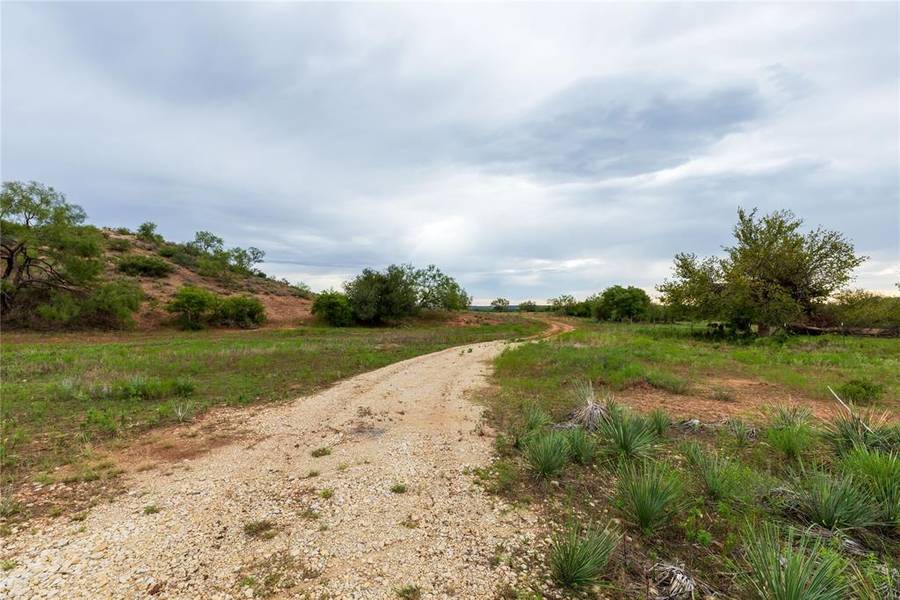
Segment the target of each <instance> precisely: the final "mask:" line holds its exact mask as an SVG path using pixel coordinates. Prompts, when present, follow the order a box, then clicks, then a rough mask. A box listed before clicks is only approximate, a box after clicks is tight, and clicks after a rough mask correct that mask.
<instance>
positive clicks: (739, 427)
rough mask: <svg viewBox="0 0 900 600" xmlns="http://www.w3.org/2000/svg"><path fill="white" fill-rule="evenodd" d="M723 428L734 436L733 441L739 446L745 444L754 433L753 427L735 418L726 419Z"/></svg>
mask: <svg viewBox="0 0 900 600" xmlns="http://www.w3.org/2000/svg"><path fill="white" fill-rule="evenodd" d="M725 428H726V429H727V430H728V431H729V433H731V435H732V436H734V443H735V445H736V446H737V447H739V448H742V447H744V446H746V445H747V444H748V443H749V442H750V438H752V437H753V435H754V430H753V428H752V427H750V426H749V425H747V423H746V422H744V421H742V420H741V419H737V418H730V419H728V420H727V421H726V422H725Z"/></svg>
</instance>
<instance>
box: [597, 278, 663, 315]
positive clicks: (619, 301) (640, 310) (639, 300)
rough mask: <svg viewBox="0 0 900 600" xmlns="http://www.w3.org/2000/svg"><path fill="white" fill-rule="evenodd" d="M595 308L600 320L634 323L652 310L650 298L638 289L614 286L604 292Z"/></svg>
mask: <svg viewBox="0 0 900 600" xmlns="http://www.w3.org/2000/svg"><path fill="white" fill-rule="evenodd" d="M593 308H594V316H595V317H596V318H597V319H598V320H610V321H626V320H627V321H634V320H638V319H641V318H643V317H644V316H645V315H646V314H647V312H648V311H649V310H650V296H648V295H647V292H645V291H644V290H642V289H641V288H638V287H634V286H631V285H630V286H628V287H622V286H621V285H614V286H612V287H608V288H606V289H605V290H603V293H602V294H600V297H599V299H598V300H597V301H596V303H595V304H594V307H593Z"/></svg>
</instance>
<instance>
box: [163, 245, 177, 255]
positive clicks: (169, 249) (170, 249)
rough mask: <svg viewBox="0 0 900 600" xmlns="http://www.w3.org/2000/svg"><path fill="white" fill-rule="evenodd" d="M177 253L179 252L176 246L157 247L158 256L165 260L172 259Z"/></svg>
mask: <svg viewBox="0 0 900 600" xmlns="http://www.w3.org/2000/svg"><path fill="white" fill-rule="evenodd" d="M178 251H179V250H178V246H175V245H172V244H169V245H166V246H160V247H159V255H160V256H164V257H166V258H172V257H173V256H175V255H176V254H178Z"/></svg>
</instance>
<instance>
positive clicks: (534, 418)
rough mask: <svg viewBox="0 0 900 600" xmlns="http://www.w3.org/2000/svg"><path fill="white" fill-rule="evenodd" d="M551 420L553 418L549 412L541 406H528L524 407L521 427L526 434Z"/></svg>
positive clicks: (538, 429)
mask: <svg viewBox="0 0 900 600" xmlns="http://www.w3.org/2000/svg"><path fill="white" fill-rule="evenodd" d="M552 422H553V419H551V418H550V414H549V413H548V412H547V411H545V410H544V409H542V408H538V407H537V406H529V407H527V408H526V409H525V423H524V425H523V428H524V430H525V432H526V434H527V433H534V432H537V431H540V430H541V429H543V428H544V427H546V426H547V425H549V424H550V423H552Z"/></svg>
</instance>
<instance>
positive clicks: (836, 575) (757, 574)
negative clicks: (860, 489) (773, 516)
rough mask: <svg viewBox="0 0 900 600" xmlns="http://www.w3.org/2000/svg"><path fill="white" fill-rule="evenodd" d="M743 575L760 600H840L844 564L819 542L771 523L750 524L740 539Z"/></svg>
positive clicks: (844, 589)
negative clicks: (745, 562) (744, 569)
mask: <svg viewBox="0 0 900 600" xmlns="http://www.w3.org/2000/svg"><path fill="white" fill-rule="evenodd" d="M744 547H745V549H746V560H747V563H748V567H749V568H748V571H747V573H746V575H745V578H746V580H747V583H748V586H747V587H748V588H749V589H750V590H751V591H752V593H753V595H754V597H756V598H759V599H760V600H842V599H844V598H847V597H849V595H848V594H847V591H848V590H847V580H846V578H845V577H844V571H845V570H846V564H845V562H844V561H843V559H842V558H841V557H840V556H839V555H837V554H834V553H826V552H823V547H822V543H821V542H820V541H818V540H815V541H813V540H811V539H810V538H809V537H808V536H803V535H800V536H798V535H796V534H794V533H791V532H783V531H782V530H780V529H779V528H778V527H775V526H773V525H771V524H768V523H766V524H762V525H761V526H758V525H757V526H753V527H752V528H750V530H749V531H748V533H747V534H746V537H745V540H744Z"/></svg>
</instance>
